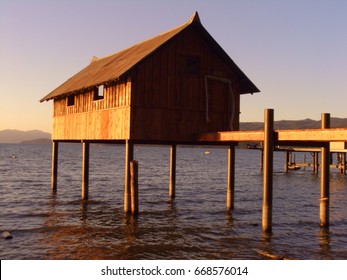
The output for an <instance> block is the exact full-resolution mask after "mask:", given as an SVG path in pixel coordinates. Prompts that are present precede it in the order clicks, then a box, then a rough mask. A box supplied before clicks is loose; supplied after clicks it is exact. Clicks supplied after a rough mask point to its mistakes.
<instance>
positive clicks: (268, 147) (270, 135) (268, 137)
mask: <svg viewBox="0 0 347 280" xmlns="http://www.w3.org/2000/svg"><path fill="white" fill-rule="evenodd" d="M264 115H265V116H264V171H263V209H262V228H263V230H264V231H271V229H272V183H273V178H272V175H273V151H274V130H273V128H274V111H273V109H266V110H265V114H264Z"/></svg>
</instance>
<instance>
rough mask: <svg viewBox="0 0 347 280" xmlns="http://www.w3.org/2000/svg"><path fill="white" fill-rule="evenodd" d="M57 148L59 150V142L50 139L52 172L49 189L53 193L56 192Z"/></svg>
mask: <svg viewBox="0 0 347 280" xmlns="http://www.w3.org/2000/svg"><path fill="white" fill-rule="evenodd" d="M58 150H59V142H58V141H55V140H53V141H52V174H51V189H52V192H53V193H56V192H57V179H58Z"/></svg>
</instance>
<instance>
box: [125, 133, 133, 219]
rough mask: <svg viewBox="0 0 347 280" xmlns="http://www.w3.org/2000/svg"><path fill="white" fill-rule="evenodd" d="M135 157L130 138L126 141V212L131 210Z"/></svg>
mask: <svg viewBox="0 0 347 280" xmlns="http://www.w3.org/2000/svg"><path fill="white" fill-rule="evenodd" d="M133 159H134V144H133V143H132V142H130V141H129V140H126V142H125V176H124V212H125V213H129V212H131V197H130V161H132V160H133Z"/></svg>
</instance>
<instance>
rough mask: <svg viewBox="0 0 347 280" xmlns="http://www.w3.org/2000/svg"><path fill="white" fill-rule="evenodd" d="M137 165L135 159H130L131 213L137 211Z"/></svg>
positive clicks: (134, 213)
mask: <svg viewBox="0 0 347 280" xmlns="http://www.w3.org/2000/svg"><path fill="white" fill-rule="evenodd" d="M138 166H139V163H138V162H137V161H136V160H132V161H130V192H131V213H132V214H133V215H136V214H138V213H139V185H138Z"/></svg>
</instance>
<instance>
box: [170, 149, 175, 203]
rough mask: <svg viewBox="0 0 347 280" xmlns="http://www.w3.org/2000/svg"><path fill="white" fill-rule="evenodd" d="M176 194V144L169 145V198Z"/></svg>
mask: <svg viewBox="0 0 347 280" xmlns="http://www.w3.org/2000/svg"><path fill="white" fill-rule="evenodd" d="M175 196H176V145H175V144H174V145H171V146H170V184H169V197H170V199H173V198H175Z"/></svg>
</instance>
